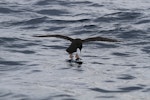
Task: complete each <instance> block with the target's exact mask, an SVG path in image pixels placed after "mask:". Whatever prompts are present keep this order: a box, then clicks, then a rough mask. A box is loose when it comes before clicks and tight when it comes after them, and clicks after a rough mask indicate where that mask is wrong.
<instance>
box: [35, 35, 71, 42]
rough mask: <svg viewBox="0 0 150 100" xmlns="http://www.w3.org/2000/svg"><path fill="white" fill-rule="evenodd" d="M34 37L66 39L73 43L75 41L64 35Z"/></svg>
mask: <svg viewBox="0 0 150 100" xmlns="http://www.w3.org/2000/svg"><path fill="white" fill-rule="evenodd" d="M34 37H56V38H61V39H66V40H69V41H71V42H72V41H73V39H72V38H70V37H68V36H64V35H35V36H34Z"/></svg>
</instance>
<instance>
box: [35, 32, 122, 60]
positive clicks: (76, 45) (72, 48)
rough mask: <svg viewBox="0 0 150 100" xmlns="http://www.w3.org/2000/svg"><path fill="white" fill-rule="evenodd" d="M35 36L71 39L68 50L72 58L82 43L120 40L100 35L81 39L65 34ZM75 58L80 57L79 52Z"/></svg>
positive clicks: (80, 48)
mask: <svg viewBox="0 0 150 100" xmlns="http://www.w3.org/2000/svg"><path fill="white" fill-rule="evenodd" d="M34 37H56V38H61V39H65V40H69V41H70V42H71V44H70V46H69V47H68V48H67V49H66V51H67V52H68V53H69V57H70V59H73V53H74V52H77V49H79V50H80V51H81V50H82V44H83V43H85V42H90V41H106V42H119V41H118V40H116V39H110V38H105V37H100V36H97V37H90V38H86V39H80V38H76V39H73V38H71V37H68V36H64V35H36V36H34ZM75 58H76V60H79V59H80V57H79V55H78V54H77V53H76V55H75Z"/></svg>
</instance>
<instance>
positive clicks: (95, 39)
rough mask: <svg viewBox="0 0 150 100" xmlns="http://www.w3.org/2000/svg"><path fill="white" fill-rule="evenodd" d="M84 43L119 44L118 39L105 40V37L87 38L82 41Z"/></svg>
mask: <svg viewBox="0 0 150 100" xmlns="http://www.w3.org/2000/svg"><path fill="white" fill-rule="evenodd" d="M82 41H83V42H90V41H106V42H119V41H118V40H116V39H110V38H105V37H100V36H98V37H91V38H87V39H84V40H82Z"/></svg>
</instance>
